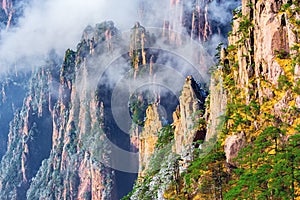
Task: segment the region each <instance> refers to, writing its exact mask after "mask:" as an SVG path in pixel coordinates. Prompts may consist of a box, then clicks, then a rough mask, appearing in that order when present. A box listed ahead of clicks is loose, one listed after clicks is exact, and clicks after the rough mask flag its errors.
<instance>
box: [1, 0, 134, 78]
mask: <svg viewBox="0 0 300 200" xmlns="http://www.w3.org/2000/svg"><path fill="white" fill-rule="evenodd" d="M136 2H137V0H122V1H119V0H110V1H106V0H87V1H82V0H63V1H61V0H46V1H39V0H33V1H31V2H30V3H29V4H28V5H27V6H26V7H25V9H24V16H23V17H21V18H20V19H19V23H18V25H17V26H15V27H14V28H12V29H10V30H9V31H8V32H5V31H3V32H2V33H1V37H0V38H1V41H0V52H1V53H0V73H1V72H5V71H7V70H10V69H11V67H12V66H14V67H15V66H17V68H18V69H23V68H25V69H26V68H28V66H30V67H32V66H39V65H43V62H44V59H45V57H47V54H48V53H49V52H50V51H55V52H56V53H57V54H58V55H61V56H63V55H64V51H65V50H66V49H68V48H72V49H76V44H77V43H78V41H80V39H81V34H82V31H83V30H84V28H85V27H86V26H87V25H89V24H90V25H92V26H93V25H94V24H96V23H99V22H102V21H105V20H113V21H114V22H115V23H116V26H117V27H118V28H120V29H125V28H128V27H130V26H132V24H134V22H135V21H136V20H137V16H138V13H137V10H138V9H137V3H136Z"/></svg>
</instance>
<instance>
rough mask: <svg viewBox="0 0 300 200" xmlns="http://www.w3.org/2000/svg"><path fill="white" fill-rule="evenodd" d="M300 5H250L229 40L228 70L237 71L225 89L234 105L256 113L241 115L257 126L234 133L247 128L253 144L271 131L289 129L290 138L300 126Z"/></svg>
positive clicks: (239, 14) (268, 2) (248, 3)
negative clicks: (262, 133)
mask: <svg viewBox="0 0 300 200" xmlns="http://www.w3.org/2000/svg"><path fill="white" fill-rule="evenodd" d="M297 6H299V5H297V2H287V1H267V2H248V1H245V2H243V7H242V10H241V12H239V13H238V14H237V15H236V17H237V19H236V20H235V21H234V25H233V31H232V34H231V36H230V37H229V48H228V55H227V58H228V59H225V60H224V64H225V66H224V71H226V70H228V67H229V66H232V67H231V68H230V69H229V70H230V73H229V71H227V72H225V74H226V76H227V77H226V79H227V82H226V86H225V87H228V88H227V89H228V91H229V96H228V98H229V99H230V100H229V104H235V105H237V104H245V105H249V107H250V108H251V109H250V110H249V112H246V113H245V111H242V112H241V113H239V114H241V115H245V117H247V121H248V123H250V124H251V125H250V126H249V125H238V126H236V127H235V128H234V129H235V130H237V131H235V132H237V133H238V132H244V131H243V130H245V129H244V127H243V126H245V127H247V129H246V130H248V129H249V128H250V130H251V133H250V132H248V133H243V134H244V135H245V136H246V138H247V139H248V140H249V139H250V138H249V137H251V136H254V135H257V134H259V132H260V130H263V129H264V128H266V127H268V126H275V127H278V128H284V129H285V130H286V134H288V135H289V134H294V133H295V132H294V131H295V130H294V128H296V127H297V125H298V123H299V122H298V120H297V119H298V112H297V109H298V108H299V107H298V106H297V104H296V101H297V98H299V97H298V94H297V88H298V79H297V71H298V68H299V47H298V45H299V37H298V34H299V33H298V31H299V25H297V23H296V21H297V20H299V12H298V11H297V9H298V8H297ZM226 62H227V63H228V62H229V65H227V64H226ZM230 76H231V78H232V80H231V81H230V82H229V78H228V77H230ZM233 90H236V91H239V93H234V91H233ZM237 101H239V103H237ZM252 109H253V110H252ZM231 110H232V109H231ZM238 110H239V109H238ZM236 112H237V111H236ZM239 114H237V113H232V114H230V115H231V116H232V117H230V118H232V119H233V120H234V119H236V117H237V116H236V115H239ZM233 116H235V117H233ZM240 117H243V116H240ZM270 117H271V118H273V119H271V118H270ZM232 123H234V121H231V120H229V127H233V126H234V125H233V124H232ZM283 124H286V125H283ZM250 130H249V131H250ZM246 138H245V139H246ZM229 154H230V153H229Z"/></svg>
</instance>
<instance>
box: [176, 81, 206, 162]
mask: <svg viewBox="0 0 300 200" xmlns="http://www.w3.org/2000/svg"><path fill="white" fill-rule="evenodd" d="M205 98H206V93H205V92H204V91H203V90H201V89H200V87H199V85H198V84H197V83H196V81H195V80H194V79H193V77H191V76H189V77H187V78H186V82H185V84H184V86H183V90H182V92H181V96H180V98H179V101H180V105H179V107H178V110H177V111H176V112H174V113H173V119H174V126H175V133H174V139H175V146H174V149H175V152H176V154H179V155H180V156H181V158H182V159H184V161H185V162H187V161H191V160H192V159H193V156H192V151H193V148H194V146H193V145H194V144H193V143H196V142H197V141H198V140H202V141H204V139H205V135H206V130H205V129H206V126H205V122H204V120H203V118H202V117H203V112H204V102H205Z"/></svg>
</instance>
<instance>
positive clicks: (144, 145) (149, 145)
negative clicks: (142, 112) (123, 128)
mask: <svg viewBox="0 0 300 200" xmlns="http://www.w3.org/2000/svg"><path fill="white" fill-rule="evenodd" d="M161 128H162V123H161V121H160V118H159V112H158V104H153V105H150V106H149V107H148V108H147V111H146V121H145V125H144V130H143V131H142V132H141V134H140V136H139V155H140V156H139V167H140V170H139V171H140V174H141V175H142V174H143V171H146V170H147V169H148V165H149V160H150V157H151V155H152V154H153V152H154V149H155V145H156V143H157V139H158V132H159V130H160V129H161Z"/></svg>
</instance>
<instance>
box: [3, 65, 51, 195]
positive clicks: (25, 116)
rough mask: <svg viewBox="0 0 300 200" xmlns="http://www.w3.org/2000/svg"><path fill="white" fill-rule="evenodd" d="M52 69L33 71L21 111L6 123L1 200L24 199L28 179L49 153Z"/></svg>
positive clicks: (28, 182)
mask: <svg viewBox="0 0 300 200" xmlns="http://www.w3.org/2000/svg"><path fill="white" fill-rule="evenodd" d="M52 67H53V66H52ZM52 70H53V69H52V68H51V67H49V68H46V69H42V70H39V71H38V72H36V74H35V76H34V77H35V78H33V79H32V81H31V82H30V91H29V93H28V94H27V97H26V98H25V100H24V103H23V107H22V109H21V111H19V112H17V114H16V115H15V117H14V120H13V121H12V122H11V123H10V132H9V136H8V145H7V146H8V147H7V152H6V154H5V156H4V157H3V159H2V161H1V167H0V168H1V179H0V181H1V187H0V189H1V192H0V196H1V199H25V197H26V190H27V189H28V187H29V185H30V180H31V178H33V177H34V176H35V174H36V172H37V171H38V169H39V166H40V164H41V162H42V160H43V159H45V158H47V157H48V156H49V154H50V149H51V138H52V123H51V118H49V116H50V112H51V110H49V99H50V98H51V95H50V90H51V86H52V83H51V73H52Z"/></svg>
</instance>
